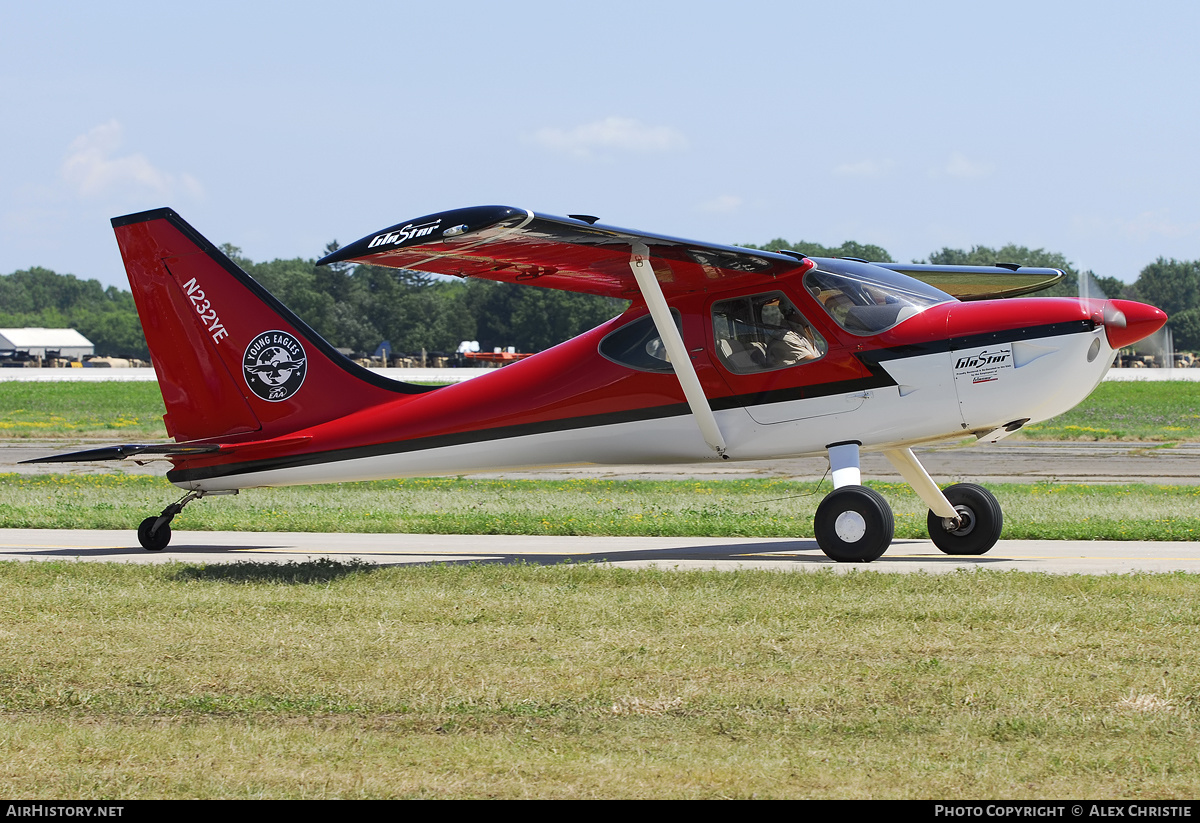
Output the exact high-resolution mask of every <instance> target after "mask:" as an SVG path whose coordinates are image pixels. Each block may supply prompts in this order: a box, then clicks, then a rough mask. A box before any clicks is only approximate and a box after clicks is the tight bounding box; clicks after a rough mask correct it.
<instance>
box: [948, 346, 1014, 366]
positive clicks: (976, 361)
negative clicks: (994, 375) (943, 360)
mask: <svg viewBox="0 0 1200 823" xmlns="http://www.w3.org/2000/svg"><path fill="white" fill-rule="evenodd" d="M1010 357H1012V351H1011V350H1009V349H1002V350H1000V351H988V350H987V349H984V350H983V351H981V352H979V353H978V354H972V355H970V356H968V357H960V358H958V362H957V363H955V364H954V368H955V369H977V368H979V367H980V366H995V365H998V364H1002V363H1003V362H1004V361H1005V360H1008V359H1009V358H1010Z"/></svg>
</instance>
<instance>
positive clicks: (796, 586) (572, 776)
mask: <svg viewBox="0 0 1200 823" xmlns="http://www.w3.org/2000/svg"><path fill="white" fill-rule="evenodd" d="M0 587H2V588H3V590H4V592H5V596H4V598H2V599H0V636H3V638H4V642H3V643H2V644H0V717H3V732H2V733H0V793H3V794H5V795H7V796H10V797H73V798H121V799H133V798H145V797H162V798H184V797H239V798H245V797H253V798H259V797H264V798H265V797H290V798H317V797H346V798H358V797H514V798H517V797H562V798H569V797H570V798H573V797H678V798H715V797H793V798H801V797H835V798H836V797H860V798H861V797H896V798H944V799H970V798H979V797H988V798H1065V797H1093V798H1172V797H1174V798H1192V797H1195V796H1196V795H1197V793H1200V763H1198V758H1197V754H1196V753H1197V751H1200V728H1198V726H1197V717H1196V701H1197V699H1200V664H1198V663H1197V659H1198V656H1197V654H1196V651H1197V644H1198V640H1200V629H1198V626H1200V577H1196V576H1192V575H1181V574H1176V575H1153V576H1152V575H1124V576H1111V577H1070V576H1056V575H1055V576H1039V575H1032V574H1018V573H1007V574H993V573H972V574H966V573H964V574H952V575H937V576H926V575H880V574H874V573H870V572H865V573H854V574H850V575H835V574H825V573H816V574H778V573H772V572H755V571H739V572H678V571H671V572H664V571H655V570H637V571H632V570H622V569H609V568H601V567H594V566H589V565H575V566H557V567H535V566H521V565H516V566H512V565H509V566H505V565H498V566H435V567H407V568H386V569H381V568H369V567H364V566H358V565H355V564H337V563H332V562H330V561H321V562H319V563H308V564H293V565H290V566H283V567H280V566H274V565H266V564H256V563H243V564H238V565H236V566H232V567H230V566H220V567H205V566H194V565H183V564H174V565H163V566H152V567H142V566H131V565H119V564H112V565H108V564H91V563H57V562H47V563H8V564H0Z"/></svg>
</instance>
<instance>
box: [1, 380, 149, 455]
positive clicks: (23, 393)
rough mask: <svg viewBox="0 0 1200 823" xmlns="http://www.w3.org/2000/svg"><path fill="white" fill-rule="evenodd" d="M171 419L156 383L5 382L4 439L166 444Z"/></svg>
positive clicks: (2, 393)
mask: <svg viewBox="0 0 1200 823" xmlns="http://www.w3.org/2000/svg"><path fill="white" fill-rule="evenodd" d="M164 414H166V407H164V406H163V401H162V395H161V394H160V393H159V391H158V383H156V382H154V381H152V380H151V381H145V382H137V381H129V382H100V383H18V382H12V381H0V437H14V438H31V439H39V440H42V439H45V440H51V439H59V438H103V439H105V440H106V441H111V442H123V443H129V442H137V441H140V440H151V441H154V440H165V439H166V437H167V431H166V429H165V428H164V427H163V422H162V416H163V415H164Z"/></svg>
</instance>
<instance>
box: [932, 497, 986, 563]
mask: <svg viewBox="0 0 1200 823" xmlns="http://www.w3.org/2000/svg"><path fill="white" fill-rule="evenodd" d="M942 493H943V494H945V495H946V499H947V500H949V501H950V505H951V506H953V507H954V510H955V511H957V512H958V518H959V519H958V523H957V524H956V523H955V522H954V521H953V520H950V519H949V518H943V517H938V516H937V515H936V514H934V513H933V512H930V513H929V518H928V525H929V537H930V539H931V540H933V544H934V545H935V546H937V547H938V548H939V549H941V550H942V551H943V552H945V553H946V554H959V555H963V554H975V555H977V554H985V553H986V552H987V551H988V550H989V549H990V548H992V546H994V545H996V541H997V540H999V539H1000V530H1001V529H1002V528H1003V527H1004V513H1003V512H1002V511H1001V510H1000V503H999V502H998V501H997V500H996V497H995V495H993V494H992V493H991V492H990V491H988V490H987V489H985V488H984V487H983V486H977V485H975V484H974V483H958V484H956V485H953V486H949V487H948V488H946V489H944V490H943V492H942Z"/></svg>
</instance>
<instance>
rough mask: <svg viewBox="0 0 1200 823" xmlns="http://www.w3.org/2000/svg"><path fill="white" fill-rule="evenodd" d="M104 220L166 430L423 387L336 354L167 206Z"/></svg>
mask: <svg viewBox="0 0 1200 823" xmlns="http://www.w3.org/2000/svg"><path fill="white" fill-rule="evenodd" d="M112 225H113V231H114V232H115V233H116V236H117V244H118V245H119V246H120V249H121V256H122V258H123V259H124V261H125V270H126V273H127V274H128V276H129V285H130V287H131V289H132V291H133V297H134V302H135V303H136V305H137V310H138V316H139V317H140V318H141V321H142V329H143V331H144V332H145V335H146V343H147V345H148V346H149V348H150V356H151V358H152V360H153V362H154V368H155V370H156V372H157V374H158V382H159V388H160V389H161V391H162V395H163V402H164V403H165V405H166V409H167V413H166V415H165V417H164V422H165V423H166V426H167V434H168V435H169V436H171V437H172V438H174V439H175V440H177V441H191V440H204V439H214V438H222V439H227V438H234V439H240V438H239V436H247V435H252V436H253V437H254V438H255V439H257V438H264V437H268V438H269V437H277V436H279V435H283V434H286V433H289V432H294V431H298V430H300V429H303V428H306V427H308V426H312V425H315V424H317V423H321V422H324V421H326V420H330V419H333V418H335V417H340V416H342V415H345V414H348V413H349V412H352V411H356V410H358V409H361V408H364V407H367V406H372V405H376V404H378V403H383V402H388V401H391V400H395V399H396V398H397V396H398V395H404V394H418V393H422V392H425V391H428V390H429V387H425V386H414V385H411V384H408V383H401V382H398V381H394V380H388V379H387V378H383V377H379V376H377V375H374V374H372V373H370V372H368V371H367V370H366V369H363V368H361V367H360V366H358V365H357V364H355V363H353V362H352V361H350V360H349V359H348V358H346V357H344V356H343V355H341V354H340V353H339V352H337V350H335V349H334V348H333V347H332V346H330V344H329V343H327V342H326V341H325V340H324V339H322V338H321V337H320V335H318V334H317V333H316V332H314V331H313V330H312V329H311V328H310V327H309V326H308V324H306V323H305V322H304V321H303V320H301V319H300V318H298V317H297V316H296V315H295V314H293V313H292V312H291V311H289V310H288V309H287V308H286V307H285V306H284V305H283V304H282V303H280V302H279V301H278V300H276V299H275V298H274V297H273V296H271V294H270V293H268V292H267V291H266V290H265V289H264V288H263V287H262V286H261V285H259V284H258V282H257V281H255V280H254V279H253V278H252V277H250V275H249V274H247V273H246V272H244V271H243V270H242V269H241V268H240V267H238V265H237V264H236V263H234V262H233V261H232V260H230V259H229V258H228V257H227V256H226V255H225V254H224V253H222V252H221V251H220V249H218V248H216V247H215V246H214V245H213V244H212V243H210V242H209V241H208V240H206V239H205V238H204V237H203V236H201V235H200V233H199V232H197V231H196V230H195V229H193V228H192V227H191V226H190V225H188V224H187V223H186V222H185V221H184V220H183V219H182V218H181V217H179V215H178V214H176V213H175V212H174V211H173V210H171V209H155V210H153V211H147V212H139V213H137V214H130V215H126V216H124V217H115V218H113V220H112Z"/></svg>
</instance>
